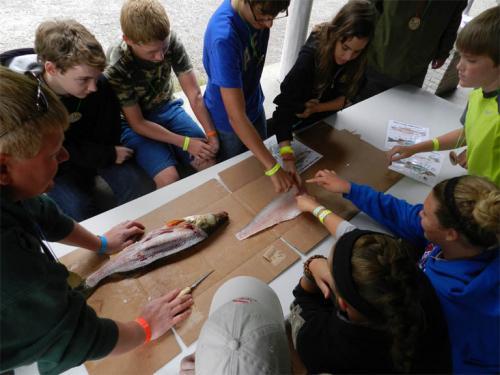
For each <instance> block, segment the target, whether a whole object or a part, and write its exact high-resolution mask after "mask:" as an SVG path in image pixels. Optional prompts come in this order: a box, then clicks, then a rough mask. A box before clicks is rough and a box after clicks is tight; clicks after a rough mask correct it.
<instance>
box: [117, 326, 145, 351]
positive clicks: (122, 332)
mask: <svg viewBox="0 0 500 375" xmlns="http://www.w3.org/2000/svg"><path fill="white" fill-rule="evenodd" d="M115 323H116V325H117V326H118V341H117V342H116V345H115V347H114V348H113V350H112V351H111V353H110V354H109V355H110V356H112V355H119V354H123V353H126V352H128V351H130V350H132V349H135V348H137V347H138V346H140V345H142V344H143V343H144V341H145V339H146V336H145V333H144V329H143V328H142V327H141V326H140V325H139V324H138V323H136V322H127V323H122V322H115Z"/></svg>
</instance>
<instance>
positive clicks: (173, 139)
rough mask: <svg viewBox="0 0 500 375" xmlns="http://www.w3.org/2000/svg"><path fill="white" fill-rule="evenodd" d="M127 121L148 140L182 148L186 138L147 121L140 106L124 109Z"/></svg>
mask: <svg viewBox="0 0 500 375" xmlns="http://www.w3.org/2000/svg"><path fill="white" fill-rule="evenodd" d="M122 111H123V114H124V115H125V119H126V120H127V122H128V123H129V125H130V127H131V128H132V129H133V130H134V131H135V132H136V133H137V134H140V135H142V136H143V137H146V138H151V139H154V140H156V141H160V142H165V143H170V144H172V145H176V146H179V147H182V144H183V142H184V137H183V136H181V135H179V134H175V133H173V132H171V131H170V130H167V129H165V128H164V127H163V126H161V125H160V124H157V123H156V122H153V121H149V120H146V119H145V118H144V116H143V115H142V110H141V107H139V104H134V105H131V106H128V107H122Z"/></svg>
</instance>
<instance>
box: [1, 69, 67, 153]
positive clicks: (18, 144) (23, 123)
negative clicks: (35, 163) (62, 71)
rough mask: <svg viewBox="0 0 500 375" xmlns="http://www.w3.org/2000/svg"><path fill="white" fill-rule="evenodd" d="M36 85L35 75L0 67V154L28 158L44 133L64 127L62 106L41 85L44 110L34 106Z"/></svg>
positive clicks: (65, 119)
mask: <svg viewBox="0 0 500 375" xmlns="http://www.w3.org/2000/svg"><path fill="white" fill-rule="evenodd" d="M38 85H39V83H38V81H37V80H36V79H35V78H30V77H28V76H26V75H24V74H19V73H15V72H13V71H12V70H10V69H8V68H5V67H1V66H0V134H1V136H0V153H2V154H9V155H12V156H15V157H20V158H32V157H34V156H36V154H37V153H38V152H39V151H40V148H41V147H42V138H43V135H44V134H45V133H47V132H50V131H54V130H56V129H62V130H63V131H64V130H66V129H67V128H68V113H67V112H66V108H65V107H64V105H63V104H62V103H61V101H60V100H59V98H58V97H57V96H56V95H55V94H54V93H53V92H52V90H50V89H49V88H48V87H46V86H44V85H41V86H40V89H41V90H42V92H43V95H44V97H45V99H46V100H47V110H46V112H45V108H44V109H43V111H42V112H40V110H39V109H38V108H37V100H38V87H39V86H38ZM26 114H32V115H30V117H26Z"/></svg>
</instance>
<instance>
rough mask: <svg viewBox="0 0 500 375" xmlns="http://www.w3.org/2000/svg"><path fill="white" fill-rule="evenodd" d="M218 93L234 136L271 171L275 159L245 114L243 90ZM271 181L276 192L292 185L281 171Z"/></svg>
mask: <svg viewBox="0 0 500 375" xmlns="http://www.w3.org/2000/svg"><path fill="white" fill-rule="evenodd" d="M220 91H221V95H222V101H223V102H224V107H225V109H226V112H227V115H228V118H229V122H230V123H231V126H232V127H233V129H234V131H235V133H236V135H237V136H238V137H239V138H240V139H241V141H242V142H243V144H244V145H245V146H247V148H248V149H249V150H250V151H252V153H253V154H254V155H255V157H256V158H257V160H259V161H260V162H261V164H262V165H263V166H264V169H265V170H269V169H271V168H272V167H273V166H274V165H275V164H276V159H274V157H273V156H272V155H271V153H270V152H269V150H268V149H267V148H266V146H265V145H264V142H262V140H261V139H260V136H259V134H258V133H257V130H255V128H254V126H253V124H252V123H251V121H250V120H249V119H248V117H247V115H246V113H245V98H244V96H243V90H241V89H239V88H238V89H234V88H230V89H229V88H221V89H220ZM271 179H272V181H273V184H274V187H275V190H276V191H278V192H281V191H287V190H288V189H289V188H290V187H291V185H292V178H291V177H290V176H289V175H288V174H287V173H285V172H284V171H283V170H282V169H280V170H278V172H276V173H275V174H274V175H273V176H272V177H271Z"/></svg>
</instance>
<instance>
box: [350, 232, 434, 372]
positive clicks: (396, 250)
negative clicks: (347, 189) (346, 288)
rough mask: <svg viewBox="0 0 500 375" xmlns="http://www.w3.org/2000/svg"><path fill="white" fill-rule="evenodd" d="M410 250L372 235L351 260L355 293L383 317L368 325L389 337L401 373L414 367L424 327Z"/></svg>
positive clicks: (385, 237) (356, 246)
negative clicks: (384, 332)
mask: <svg viewBox="0 0 500 375" xmlns="http://www.w3.org/2000/svg"><path fill="white" fill-rule="evenodd" d="M413 250H414V249H412V248H411V247H410V246H409V245H407V244H406V243H405V242H403V241H401V240H397V239H395V238H393V237H391V236H388V235H386V234H382V233H373V234H366V235H363V236H361V237H360V238H358V240H357V241H356V242H355V243H354V248H353V251H352V257H351V266H352V279H353V281H354V282H355V284H356V288H357V290H358V293H359V294H360V295H361V297H362V298H363V299H364V300H365V301H367V302H368V303H369V304H370V305H372V306H373V307H374V308H375V309H376V310H377V311H379V312H380V314H381V316H382V317H383V320H382V321H380V322H371V323H370V325H371V326H373V327H375V328H377V329H380V330H383V331H386V332H388V333H389V334H390V336H391V337H392V345H391V357H392V361H393V364H394V367H395V368H396V369H397V370H399V371H402V372H410V371H411V369H412V367H413V366H414V360H415V351H416V347H417V343H418V339H419V336H420V334H421V332H422V331H423V330H424V329H425V324H426V323H425V313H424V310H423V308H422V305H421V302H420V297H419V296H420V290H421V287H422V286H421V278H420V276H419V270H418V267H417V265H416V262H415V260H414V259H413V258H412V256H411V253H412V251H413Z"/></svg>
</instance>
